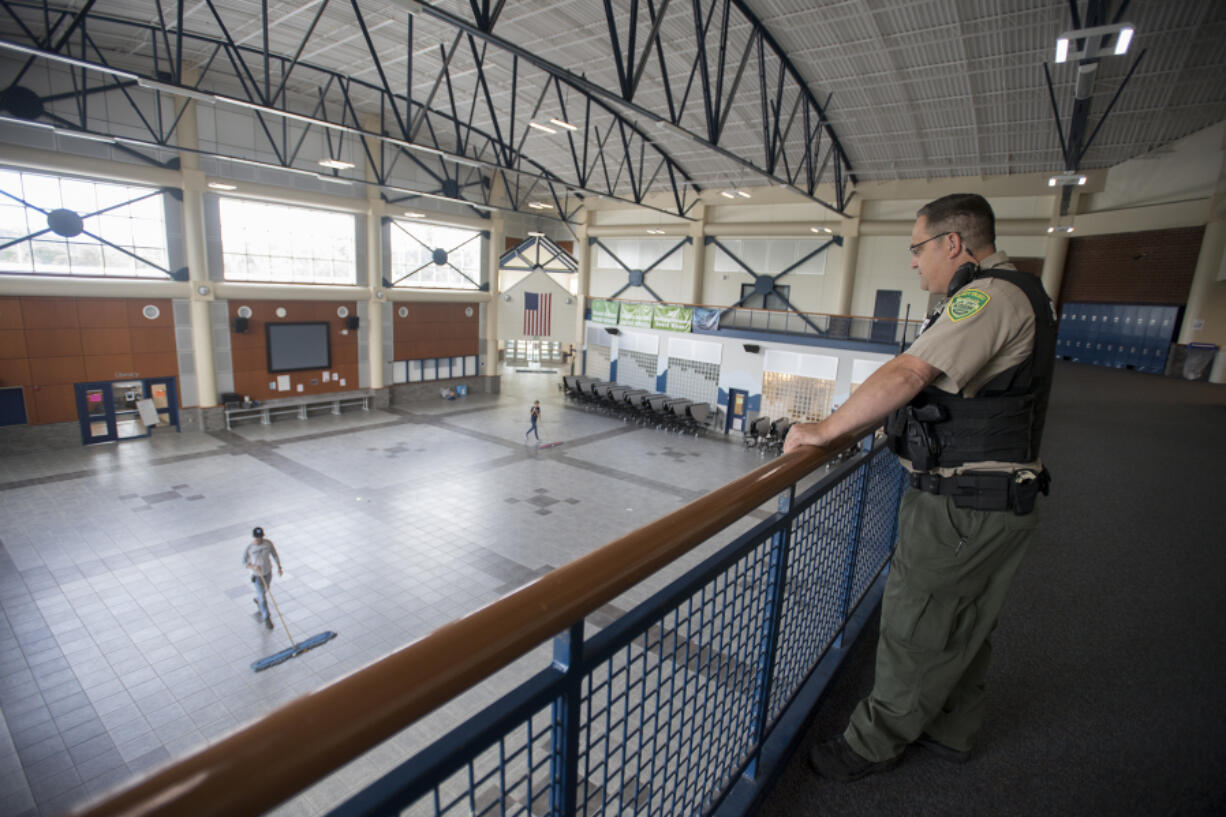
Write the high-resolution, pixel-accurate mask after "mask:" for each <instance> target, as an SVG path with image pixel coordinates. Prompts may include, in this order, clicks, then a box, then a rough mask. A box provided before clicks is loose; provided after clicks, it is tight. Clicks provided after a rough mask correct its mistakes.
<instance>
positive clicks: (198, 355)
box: [176, 77, 220, 408]
mask: <svg viewBox="0 0 1226 817" xmlns="http://www.w3.org/2000/svg"><path fill="white" fill-rule="evenodd" d="M190 79H191V77H185V80H190ZM176 130H177V133H178V138H179V145H180V146H181V147H185V148H196V147H198V146H199V137H198V136H197V128H196V101H195V100H189V101H188V103H187V106H186V108H185V110H184V111H183V116H182V118H180V119H179V124H178V127H177V129H176ZM179 161H180V162H181V165H180V166H181V167H182V178H183V181H182V184H181V185H180V186H181V187H182V188H183V246H184V249H185V251H186V253H187V271H188V280H189V281H190V282H191V296H190V297H191V300H190V302H189V303H190V308H191V327H192V360H193V363H194V364H195V367H196V394H197V402H198V404H199V405H200V407H201V408H207V407H209V406H216V405H218V404H219V403H220V395H219V394H218V393H217V367H216V365H215V363H214V360H213V328H212V317H211V316H210V314H209V304H211V303H212V301H213V285H212V284H211V283H210V282H209V268H208V254H207V251H206V249H205V247H206V241H205V233H204V192H205V190H206V187H205V181H204V174H203V173H202V172H201V171H200V157H199V156H198V155H197V154H195V153H193V152H191V151H190V150H188V151H183V152H181V153H180V154H179ZM202 288H203V289H204V292H203V294H202V292H201V289H202Z"/></svg>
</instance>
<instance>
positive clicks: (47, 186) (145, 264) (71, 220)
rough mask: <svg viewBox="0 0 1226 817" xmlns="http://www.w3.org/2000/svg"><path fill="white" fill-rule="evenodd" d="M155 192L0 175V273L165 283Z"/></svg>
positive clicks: (162, 222)
mask: <svg viewBox="0 0 1226 817" xmlns="http://www.w3.org/2000/svg"><path fill="white" fill-rule="evenodd" d="M163 195H164V193H163V191H162V190H160V189H157V188H151V187H138V186H135V185H127V184H112V183H107V182H95V181H88V180H85V179H74V178H70V177H66V176H54V175H48V174H42V173H28V172H26V171H21V170H8V169H0V271H4V272H21V273H37V274H43V275H82V276H95V277H96V276H112V277H124V278H131V277H139V278H165V277H167V276H169V275H171V272H170V270H169V269H168V266H169V260H168V253H167V248H166V213H165V202H164V200H163Z"/></svg>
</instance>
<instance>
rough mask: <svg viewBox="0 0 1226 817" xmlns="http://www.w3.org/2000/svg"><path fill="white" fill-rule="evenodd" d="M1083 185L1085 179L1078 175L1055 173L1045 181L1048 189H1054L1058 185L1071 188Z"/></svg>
mask: <svg viewBox="0 0 1226 817" xmlns="http://www.w3.org/2000/svg"><path fill="white" fill-rule="evenodd" d="M1085 183H1086V177H1085V176H1083V175H1082V174H1080V173H1057V174H1056V175H1055V176H1052V177H1051V178H1050V179H1048V180H1047V186H1048V187H1055V186H1056V185H1058V184H1059V185H1064V186H1065V187H1071V186H1073V185H1077V186H1081V185H1083V184H1085Z"/></svg>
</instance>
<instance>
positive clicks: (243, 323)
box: [234, 318, 247, 335]
mask: <svg viewBox="0 0 1226 817" xmlns="http://www.w3.org/2000/svg"><path fill="white" fill-rule="evenodd" d="M234 331H235V332H238V333H239V334H240V335H241V334H242V333H244V332H246V331H247V319H246V318H235V319H234Z"/></svg>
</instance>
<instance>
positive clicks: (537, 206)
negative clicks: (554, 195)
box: [528, 201, 553, 210]
mask: <svg viewBox="0 0 1226 817" xmlns="http://www.w3.org/2000/svg"><path fill="white" fill-rule="evenodd" d="M528 206H529V207H531V208H532V209H533V210H552V209H553V205H552V204H549V203H547V202H543V201H530V202H528Z"/></svg>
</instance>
